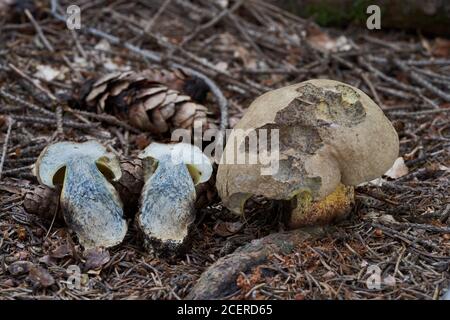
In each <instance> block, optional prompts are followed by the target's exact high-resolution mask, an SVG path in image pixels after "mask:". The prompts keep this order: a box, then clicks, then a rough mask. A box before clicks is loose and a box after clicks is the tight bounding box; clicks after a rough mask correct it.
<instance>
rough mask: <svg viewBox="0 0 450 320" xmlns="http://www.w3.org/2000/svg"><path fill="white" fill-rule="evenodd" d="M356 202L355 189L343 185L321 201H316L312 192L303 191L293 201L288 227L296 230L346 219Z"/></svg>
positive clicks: (288, 216)
mask: <svg viewBox="0 0 450 320" xmlns="http://www.w3.org/2000/svg"><path fill="white" fill-rule="evenodd" d="M354 202H355V200H354V188H353V187H352V186H345V185H343V184H339V185H338V187H337V188H336V189H335V190H334V191H333V192H332V193H330V194H329V195H328V196H326V197H325V198H323V199H321V200H314V199H313V197H312V194H311V193H310V192H308V191H302V192H300V193H299V194H297V195H296V197H295V198H294V199H293V200H291V208H292V207H293V208H292V211H290V212H289V213H288V215H287V225H288V227H289V228H291V229H295V228H299V227H305V226H313V225H325V224H328V223H330V222H333V221H338V220H342V219H345V218H346V217H347V216H348V214H349V213H350V212H351V210H352V208H353V204H354Z"/></svg>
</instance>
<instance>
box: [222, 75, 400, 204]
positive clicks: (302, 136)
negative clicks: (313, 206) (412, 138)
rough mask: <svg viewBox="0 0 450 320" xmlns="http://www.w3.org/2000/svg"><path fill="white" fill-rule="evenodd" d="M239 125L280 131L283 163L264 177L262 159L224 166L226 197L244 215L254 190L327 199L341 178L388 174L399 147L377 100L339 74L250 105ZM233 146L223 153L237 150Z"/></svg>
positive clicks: (271, 196)
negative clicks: (337, 79) (338, 79)
mask: <svg viewBox="0 0 450 320" xmlns="http://www.w3.org/2000/svg"><path fill="white" fill-rule="evenodd" d="M235 129H255V130H256V131H257V132H258V131H259V130H260V129H268V132H270V130H273V129H278V130H279V151H280V157H279V169H278V171H277V172H275V173H273V174H272V175H261V168H262V165H261V163H258V164H227V163H221V164H220V165H219V168H218V173H217V189H218V192H219V195H220V196H221V198H222V200H223V203H224V205H225V206H227V207H228V208H229V209H231V210H232V211H235V212H237V213H239V212H241V211H242V206H243V204H244V203H245V200H246V199H247V198H248V197H249V196H251V195H262V196H265V197H267V198H269V199H290V198H292V197H293V196H295V195H296V194H298V193H299V192H302V191H308V192H311V194H312V196H313V198H314V200H321V199H323V198H324V197H326V196H327V195H329V194H330V193H332V192H333V191H334V190H335V189H336V188H337V187H338V185H339V183H342V184H344V185H348V186H354V185H358V184H360V183H362V182H365V181H370V180H372V179H374V178H376V177H379V176H381V175H382V174H383V173H385V172H386V171H387V170H388V169H389V168H390V167H391V166H392V163H393V162H394V161H395V159H396V158H397V156H398V151H399V142H398V136H397V133H396V131H395V129H394V128H393V126H392V124H391V123H390V121H389V120H388V119H387V118H386V116H385V115H384V114H383V111H382V110H381V109H380V108H379V107H378V106H377V105H376V104H375V102H374V101H373V100H372V99H370V98H369V96H367V95H366V94H365V93H364V92H362V91H361V90H359V89H357V88H354V87H352V86H350V85H347V84H344V83H342V82H338V81H333V80H324V79H316V80H309V81H305V82H302V83H299V84H295V85H291V86H287V87H284V88H280V89H277V90H273V91H270V92H267V93H265V94H263V95H262V96H260V97H258V98H257V99H256V100H255V101H254V102H253V103H252V104H251V105H250V107H249V108H248V110H247V112H246V113H245V115H244V116H243V118H242V119H241V120H240V121H239V123H238V124H237V125H236V126H235ZM231 137H233V134H232V135H231ZM229 146H230V144H227V147H226V148H225V151H224V154H227V152H231V153H233V152H234V153H235V154H237V151H233V150H227V149H229V148H231V147H229ZM244 152H245V153H247V154H248V150H247V149H245V151H244ZM221 162H222V161H221Z"/></svg>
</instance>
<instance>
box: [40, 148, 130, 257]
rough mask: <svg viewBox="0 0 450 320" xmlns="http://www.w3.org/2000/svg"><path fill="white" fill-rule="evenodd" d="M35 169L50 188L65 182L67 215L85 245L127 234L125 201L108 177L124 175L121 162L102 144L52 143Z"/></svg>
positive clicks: (63, 193) (102, 244)
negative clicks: (123, 204) (122, 200)
mask: <svg viewBox="0 0 450 320" xmlns="http://www.w3.org/2000/svg"><path fill="white" fill-rule="evenodd" d="M33 172H34V174H35V175H36V177H37V179H38V180H39V182H40V183H42V184H44V185H46V186H48V187H50V188H54V187H55V184H60V183H62V185H63V187H62V191H61V197H60V203H61V207H62V209H63V215H64V219H65V221H66V223H67V225H68V226H69V228H71V229H72V230H74V231H75V233H76V234H77V236H78V239H79V241H80V243H81V244H82V245H83V246H84V247H85V248H92V247H111V246H115V245H117V244H119V243H120V242H121V241H122V239H123V238H124V237H125V234H126V231H127V223H126V221H125V220H124V218H123V210H122V202H121V200H120V198H119V196H118V193H117V192H116V190H115V189H114V187H113V186H112V185H111V183H110V182H109V181H108V179H111V180H118V179H120V176H121V170H120V166H119V162H118V159H117V158H116V157H115V156H114V155H113V154H111V153H108V152H107V151H106V149H105V147H103V146H102V145H101V144H99V143H98V142H96V141H87V142H84V143H75V142H58V143H55V144H52V145H50V146H48V147H46V148H45V149H44V150H43V151H42V153H41V154H40V156H39V158H38V160H37V161H36V164H35V165H34V169H33ZM107 178H108V179H107Z"/></svg>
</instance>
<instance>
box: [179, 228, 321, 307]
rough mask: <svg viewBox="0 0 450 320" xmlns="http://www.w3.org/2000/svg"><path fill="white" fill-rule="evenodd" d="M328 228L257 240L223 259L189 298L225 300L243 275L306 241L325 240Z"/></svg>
mask: <svg viewBox="0 0 450 320" xmlns="http://www.w3.org/2000/svg"><path fill="white" fill-rule="evenodd" d="M326 231H327V229H325V228H321V227H316V228H304V229H297V230H293V231H290V232H283V233H273V234H270V235H268V236H266V237H264V238H261V239H257V240H253V241H252V242H250V243H249V244H246V245H244V246H242V247H240V248H238V249H236V251H235V252H233V253H231V254H229V255H227V256H225V257H222V258H220V259H219V260H217V261H216V262H215V263H214V264H212V265H211V266H210V267H209V268H208V269H207V270H206V271H205V272H203V273H202V275H201V276H200V278H199V279H198V281H197V283H196V284H195V286H194V288H193V289H192V291H191V292H190V293H189V294H188V296H187V297H186V298H187V299H198V300H212V299H222V298H224V297H226V296H228V295H230V294H232V293H233V292H235V291H236V290H237V289H238V288H237V285H236V280H237V277H238V275H239V274H240V273H241V272H248V271H250V270H251V269H252V268H254V267H256V266H258V265H261V264H262V263H264V262H265V261H266V260H267V259H268V258H269V256H270V255H272V254H288V253H291V252H293V251H294V250H295V248H296V247H297V246H298V245H299V244H301V243H302V242H304V241H306V240H313V239H316V238H320V237H323V236H324V235H325V234H326Z"/></svg>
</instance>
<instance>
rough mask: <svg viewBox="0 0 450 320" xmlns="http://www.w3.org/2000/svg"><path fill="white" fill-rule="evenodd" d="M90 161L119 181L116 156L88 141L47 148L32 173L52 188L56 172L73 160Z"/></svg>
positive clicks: (119, 174)
mask: <svg viewBox="0 0 450 320" xmlns="http://www.w3.org/2000/svg"><path fill="white" fill-rule="evenodd" d="M81 159H84V161H92V162H93V163H96V165H97V166H98V167H99V169H100V171H102V170H103V169H106V170H108V171H109V173H110V174H111V175H112V179H113V180H114V181H116V180H118V179H120V177H121V170H120V164H119V161H118V159H117V157H116V156H114V155H113V154H111V153H109V152H107V150H106V148H105V147H104V146H102V145H101V144H100V143H98V142H96V141H94V140H90V141H86V142H83V143H76V142H70V141H63V142H58V143H55V144H52V145H50V146H47V147H46V148H45V149H44V150H43V151H42V152H41V154H40V155H39V158H38V159H37V161H36V163H35V165H34V167H33V173H34V175H35V176H36V177H37V179H38V181H39V182H40V183H41V184H45V185H46V186H48V187H50V188H54V187H55V185H54V181H53V180H54V177H55V175H56V173H57V172H58V170H60V169H61V168H63V167H65V166H66V165H67V163H69V162H70V161H73V160H81Z"/></svg>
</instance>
